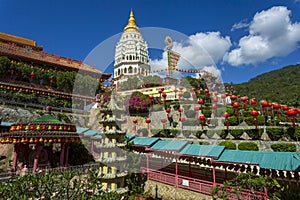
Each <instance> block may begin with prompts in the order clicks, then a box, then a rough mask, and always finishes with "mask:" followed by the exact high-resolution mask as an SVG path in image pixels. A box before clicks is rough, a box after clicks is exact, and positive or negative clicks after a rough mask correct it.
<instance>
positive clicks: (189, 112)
mask: <svg viewBox="0 0 300 200" xmlns="http://www.w3.org/2000/svg"><path fill="white" fill-rule="evenodd" d="M184 114H185V115H186V117H187V118H195V117H196V111H194V110H185V111H184Z"/></svg>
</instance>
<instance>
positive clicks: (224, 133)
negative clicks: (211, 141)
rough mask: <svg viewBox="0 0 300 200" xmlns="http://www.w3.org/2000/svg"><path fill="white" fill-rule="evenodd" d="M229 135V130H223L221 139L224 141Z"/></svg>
mask: <svg viewBox="0 0 300 200" xmlns="http://www.w3.org/2000/svg"><path fill="white" fill-rule="evenodd" d="M227 135H228V131H227V129H223V130H222V132H221V134H220V137H221V138H222V139H225V138H226V137H227Z"/></svg>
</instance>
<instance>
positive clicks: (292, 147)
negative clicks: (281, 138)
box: [271, 143, 297, 152]
mask: <svg viewBox="0 0 300 200" xmlns="http://www.w3.org/2000/svg"><path fill="white" fill-rule="evenodd" d="M271 148H272V149H273V151H280V152H296V151H297V148H296V144H289V143H277V144H272V145H271Z"/></svg>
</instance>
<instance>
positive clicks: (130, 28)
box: [124, 9, 140, 32]
mask: <svg viewBox="0 0 300 200" xmlns="http://www.w3.org/2000/svg"><path fill="white" fill-rule="evenodd" d="M124 32H140V30H139V27H138V26H137V25H136V23H135V19H134V14H133V11H132V9H131V11H130V17H129V20H128V23H127V25H126V26H125V28H124Z"/></svg>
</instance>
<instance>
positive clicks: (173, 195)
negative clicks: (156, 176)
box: [145, 180, 212, 200]
mask: <svg viewBox="0 0 300 200" xmlns="http://www.w3.org/2000/svg"><path fill="white" fill-rule="evenodd" d="M156 185H157V188H158V191H157V193H158V197H159V198H161V199H162V200H210V199H212V198H211V196H208V195H204V194H201V193H197V192H193V191H190V190H185V189H182V188H175V187H174V186H171V185H167V184H163V183H159V182H156V181H152V180H148V181H147V182H146V184H145V192H146V193H148V194H150V195H151V196H152V197H155V188H156Z"/></svg>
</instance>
